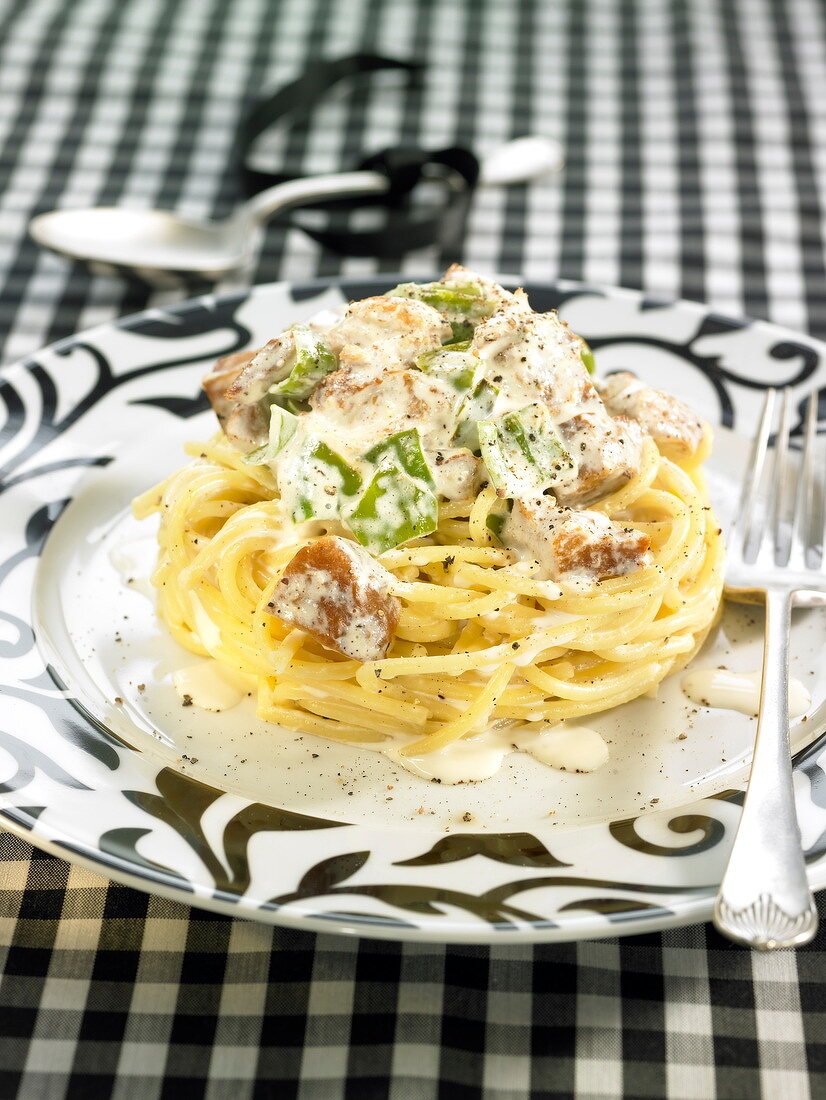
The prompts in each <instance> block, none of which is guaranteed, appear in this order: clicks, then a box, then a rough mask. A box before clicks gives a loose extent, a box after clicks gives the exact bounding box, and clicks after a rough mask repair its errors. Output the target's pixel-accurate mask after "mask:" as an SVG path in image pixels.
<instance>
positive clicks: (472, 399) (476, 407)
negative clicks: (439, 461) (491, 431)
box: [453, 381, 499, 451]
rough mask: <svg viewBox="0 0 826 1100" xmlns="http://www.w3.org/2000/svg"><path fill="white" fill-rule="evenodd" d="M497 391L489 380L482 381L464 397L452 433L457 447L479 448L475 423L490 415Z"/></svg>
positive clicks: (475, 449)
mask: <svg viewBox="0 0 826 1100" xmlns="http://www.w3.org/2000/svg"><path fill="white" fill-rule="evenodd" d="M498 392H499V391H498V390H497V389H496V388H495V387H494V386H491V385H490V383H489V382H485V381H482V382H480V383H479V385H478V386H477V387H476V388H475V389H474V390H473V392H472V393H469V394H468V395H467V397H466V398H465V399H464V401H463V402H462V404H461V405H460V406H459V411H458V413H457V414H456V431H455V432H454V433H453V442H454V443H455V444H456V446H457V447H467V449H468V450H469V451H478V450H479V435H478V433H477V431H476V425H477V424H478V423H479V421H480V420H487V419H488V418H489V417H490V415H491V413H492V412H493V406H494V405H495V403H496V396H497V394H498Z"/></svg>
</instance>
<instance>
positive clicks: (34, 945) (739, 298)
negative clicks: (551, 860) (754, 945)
mask: <svg viewBox="0 0 826 1100" xmlns="http://www.w3.org/2000/svg"><path fill="white" fill-rule="evenodd" d="M355 50H377V51H380V52H384V53H390V54H396V55H398V56H406V57H417V58H420V59H422V60H424V61H425V62H426V63H427V74H426V79H425V81H424V83H423V84H422V86H421V87H420V88H419V89H414V90H412V91H411V90H409V89H406V88H405V84H404V81H403V80H401V79H400V78H399V77H397V76H396V75H394V74H392V73H390V74H381V75H378V76H375V77H373V78H372V79H371V81H370V82H365V83H364V84H362V85H359V86H358V87H356V88H354V89H352V90H350V91H349V92H341V93H339V94H336V95H334V96H331V98H330V100H329V102H328V103H326V104H325V106H324V107H323V108H321V109H319V110H318V111H316V112H315V114H314V115H313V118H312V120H311V124H310V125H308V126H305V127H301V128H295V129H293V130H290V131H287V132H285V133H282V134H278V135H273V136H272V137H271V138H268V140H267V141H266V142H265V143H264V148H263V150H262V155H266V157H267V158H268V160H269V163H271V164H277V165H280V166H281V168H282V169H283V170H284V171H289V172H293V173H295V174H298V173H309V172H316V171H323V170H328V169H335V168H339V167H344V166H351V165H352V164H353V163H355V162H356V161H357V160H358V159H359V158H360V156H362V155H363V154H364V153H365V152H370V151H372V150H375V149H379V148H382V147H383V146H386V145H388V144H395V143H399V142H401V141H409V142H416V143H423V144H427V145H429V146H437V145H439V144H445V145H447V144H454V143H461V144H466V145H470V146H471V147H473V148H474V149H475V150H477V151H479V152H482V153H484V152H485V151H486V150H487V149H490V148H492V147H493V146H494V145H496V144H497V143H498V142H500V141H503V140H505V139H507V138H509V137H511V136H516V135H519V134H523V133H527V132H539V133H544V134H547V135H549V136H552V137H556V138H558V139H559V140H560V141H561V142H562V143H563V144H564V146H565V149H566V157H567V168H566V171H565V173H564V175H563V176H562V177H560V178H558V179H555V180H550V181H547V182H543V183H540V184H537V185H535V186H533V187H531V188H530V189H529V190H525V189H512V190H509V191H507V192H505V191H494V190H487V191H483V192H480V193H479V194H478V197H477V198H476V200H475V204H474V209H473V214H472V217H471V220H470V225H469V233H468V239H467V242H466V248H465V251H464V255H463V256H462V257H459V258H460V259H462V260H463V261H464V262H466V263H468V264H469V265H472V266H475V267H479V268H481V269H483V270H494V271H495V270H499V271H514V272H522V273H524V274H525V276H526V277H528V278H534V279H542V278H553V277H556V276H557V275H564V276H569V277H573V278H584V279H587V280H591V281H595V282H603V283H609V284H623V285H626V286H632V287H643V288H645V289H646V290H648V291H650V292H651V293H652V294H655V295H657V296H658V297H665V296H671V295H681V296H684V297H688V298H694V299H701V300H705V301H708V302H710V303H711V304H712V305H713V306H714V308H716V309H717V310H719V311H721V312H725V313H735V314H737V313H744V312H745V313H749V314H752V315H755V316H764V317H768V318H771V319H772V320H775V321H778V322H780V323H783V324H788V325H790V326H792V327H795V328H799V329H804V330H808V331H810V332H812V333H814V334H816V335H818V336H821V337H823V336H826V252H825V251H824V240H823V235H824V233H825V232H826V227H825V223H824V218H823V214H824V210H826V10H825V9H824V5H823V4H822V3H821V2H819V0H522V2H513V3H503V2H493V0H490V2H488V3H483V2H482V0H392V2H390V0H384V2H382V0H282V2H278V0H197V2H196V0H26V2H25V3H24V2H23V0H2V3H0V356H2V359H3V361H5V362H8V361H10V360H12V359H14V358H16V357H19V356H23V355H26V354H29V353H31V352H33V351H34V350H36V349H37V348H38V347H40V346H41V345H42V344H44V343H46V342H49V341H51V340H54V339H57V338H59V337H62V336H65V335H68V334H70V333H72V332H74V331H77V330H78V329H82V328H85V327H87V326H88V325H90V324H93V323H95V322H96V321H99V320H103V319H105V318H108V317H111V316H113V315H115V314H118V313H125V312H132V311H134V310H137V309H141V308H143V307H145V306H147V305H150V304H161V303H163V302H166V301H171V300H174V299H175V298H177V297H179V296H180V291H177V290H172V289H170V290H168V291H155V292H153V293H151V294H150V292H148V291H147V290H146V289H144V288H142V287H140V286H131V285H128V284H126V283H125V282H122V281H120V280H117V279H112V278H107V277H101V276H94V275H91V274H89V273H88V272H86V271H85V270H84V269H81V268H79V267H71V266H69V265H68V264H66V263H65V262H64V261H62V260H60V259H58V258H56V257H54V256H51V255H49V254H45V253H43V252H41V251H39V250H38V249H37V248H36V247H35V246H34V245H33V244H32V243H31V242H30V241H29V240H28V239H27V236H26V225H27V221H28V219H29V218H30V217H31V216H32V215H33V214H35V213H39V212H42V211H46V210H49V209H52V208H53V207H55V206H57V205H66V206H69V205H78V206H84V205H97V204H115V203H120V202H132V203H141V202H142V203H146V204H147V205H157V206H166V207H175V208H178V209H180V210H182V211H186V212H188V213H190V214H192V215H196V216H198V215H201V216H216V217H218V216H222V215H225V214H226V213H228V212H229V211H230V210H231V209H232V206H233V204H234V203H235V202H236V201H237V198H238V196H237V194H236V191H235V180H234V174H233V172H232V169H231V166H230V163H229V150H230V147H231V143H232V138H233V134H234V130H235V126H236V124H237V121H238V118H239V116H240V112H241V110H242V107H243V106H244V105H245V104H246V103H247V102H248V101H249V99H250V98H251V97H252V96H254V95H255V94H257V93H258V92H259V91H260V90H261V89H262V88H265V87H270V86H274V85H276V84H279V83H282V82H283V81H285V80H287V79H290V78H292V77H294V76H295V75H296V74H297V73H298V72H299V71H300V70H301V69H302V68H303V67H304V66H305V65H306V64H307V63H308V61H309V59H311V58H313V57H317V56H336V55H340V54H343V53H346V52H351V51H355ZM455 258H457V257H442V256H438V255H437V254H436V250H435V249H432V250H426V251H422V252H421V253H420V254H411V255H409V256H407V257H406V258H405V261H404V266H405V268H406V269H407V270H409V271H410V272H411V273H425V272H428V271H432V270H433V269H434V268H436V267H438V266H439V264H440V263H442V262H443V261H444V260H446V259H455ZM376 266H377V265H376V264H375V263H374V262H371V261H366V260H357V261H356V260H351V261H347V262H346V263H343V264H342V263H341V261H340V260H338V259H337V258H336V257H333V256H330V255H325V254H320V253H319V251H318V249H317V248H316V247H315V246H314V245H313V244H311V243H310V242H309V241H308V240H307V239H306V238H305V237H303V236H302V235H301V234H300V233H299V232H297V231H290V232H288V233H286V234H285V233H284V232H283V231H280V230H278V229H277V228H272V229H271V230H270V231H269V233H268V236H267V241H266V247H265V249H264V251H263V253H262V255H261V258H260V262H259V263H258V266H257V269H256V271H255V272H254V277H255V279H256V280H258V281H267V280H271V279H274V278H290V279H303V278H307V277H310V276H316V275H329V274H335V273H337V272H339V271H344V272H345V273H348V274H358V273H361V272H369V271H374V270H375V269H376ZM386 266H387V267H388V268H390V267H393V268H397V267H398V266H399V265H398V264H397V263H389V264H387V265H386ZM821 912H822V913H824V906H823V905H821ZM0 953H1V954H2V958H0V961H1V962H2V984H0V1097H2V1098H6V1097H14V1096H20V1097H24V1098H26V1100H40V1098H41V1097H43V1098H50V1100H51V1098H55V1100H57V1098H63V1097H72V1098H83V1100H86V1098H95V1097H109V1096H116V1097H123V1098H127V1100H133V1098H136V1100H144V1098H146V1100H149V1098H153V1100H154V1098H156V1097H190V1096H206V1097H209V1098H211V1100H220V1098H223V1097H231V1098H232V1100H242V1098H244V1097H273V1098H278V1100H281V1098H282V1097H284V1098H287V1097H300V1098H302V1100H314V1098H319V1100H327V1098H328V1097H329V1098H335V1097H348V1098H358V1100H361V1098H367V1100H371V1098H374V1097H375V1098H379V1097H381V1098H384V1097H388V1098H390V1100H419V1098H429V1097H437V1096H440V1097H446V1098H451V1100H452V1098H454V1097H456V1098H463V1097H477V1096H483V1097H487V1098H491V1100H510V1098H521V1097H554V1096H558V1097H567V1096H575V1097H578V1098H583V1100H592V1098H594V1100H596V1098H607V1100H610V1098H614V1097H621V1096H627V1097H668V1098H672V1100H706V1098H713V1097H720V1098H732V1100H740V1098H747V1097H757V1096H761V1095H762V1096H764V1097H769V1098H772V1097H783V1098H784V1100H798V1098H800V1100H803V1098H808V1097H817V1096H826V1023H824V1021H826V992H824V990H826V935H824V934H823V933H821V935H820V937H819V939H818V941H817V942H816V943H815V944H814V945H813V946H812V947H810V948H807V949H804V950H802V951H800V952H799V953H798V954H793V953H791V952H783V953H779V954H774V955H767V956H758V955H750V954H749V953H748V952H745V951H741V950H739V949H736V948H733V947H731V946H730V945H728V944H727V943H725V942H724V941H723V940H722V939H720V938H719V937H718V936H717V935H716V934H715V933H714V932H713V931H712V930H711V929H709V928H708V927H702V926H701V927H694V928H686V929H679V930H673V931H669V932H667V933H665V934H663V935H661V936H660V935H652V936H647V937H638V938H636V939H629V940H624V941H617V940H607V941H603V942H595V943H583V944H571V945H562V946H549V947H536V948H532V947H527V946H526V947H500V948H496V949H494V950H488V949H486V948H480V947H467V948H449V949H448V948H442V947H439V946H432V945H397V944H393V943H383V942H375V941H367V940H364V941H353V940H346V939H343V938H334V937H325V936H319V937H316V936H312V935H309V934H302V933H295V932H289V931H282V930H279V929H271V928H267V927H264V926H258V925H254V924H251V923H248V922H245V921H242V920H230V919H228V918H225V917H219V916H215V915H212V914H209V913H205V912H201V911H197V910H190V909H188V908H186V907H184V906H182V905H179V904H173V903H171V902H167V901H164V900H160V899H157V898H150V897H148V896H146V895H143V894H141V893H138V892H135V891H132V890H129V889H127V888H124V887H121V886H115V885H112V884H109V883H107V882H106V881H104V880H103V879H102V878H99V877H98V876H97V875H95V874H93V873H91V872H88V871H85V870H83V869H81V868H78V867H70V866H69V865H68V864H65V863H63V862H61V861H60V860H57V859H55V858H52V857H50V856H45V855H43V854H41V853H38V852H33V851H32V849H31V848H29V847H28V846H27V845H26V844H24V843H23V842H22V841H20V840H18V839H16V838H15V837H13V836H11V835H10V834H8V833H2V834H0Z"/></svg>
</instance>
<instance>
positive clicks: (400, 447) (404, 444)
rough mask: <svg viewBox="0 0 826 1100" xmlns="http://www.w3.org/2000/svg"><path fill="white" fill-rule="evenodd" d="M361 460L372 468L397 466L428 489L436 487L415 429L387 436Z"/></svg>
mask: <svg viewBox="0 0 826 1100" xmlns="http://www.w3.org/2000/svg"><path fill="white" fill-rule="evenodd" d="M362 458H363V459H364V461H365V462H369V463H371V465H373V466H390V465H394V466H399V467H401V469H402V470H404V472H405V473H406V474H409V476H410V477H412V478H414V479H415V480H418V481H422V482H424V484H425V485H427V486H428V487H429V488H431V489H434V488H435V487H436V482H435V481H434V480H433V474H432V473H431V472H430V467H429V466H428V464H427V459H426V458H425V456H424V451H423V450H422V441H421V437H420V436H419V431H418V429H417V428H408V430H407V431H404V432H396V433H395V434H394V435H391V436H388V438H387V439H384V440H382V441H381V443H377V444H376V445H375V447H371V448H370V450H369V451H366V452H365V454H364V455H362Z"/></svg>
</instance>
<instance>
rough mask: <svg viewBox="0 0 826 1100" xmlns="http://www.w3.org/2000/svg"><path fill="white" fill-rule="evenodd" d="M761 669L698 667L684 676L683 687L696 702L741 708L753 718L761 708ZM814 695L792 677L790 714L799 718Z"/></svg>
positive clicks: (740, 709)
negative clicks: (739, 670)
mask: <svg viewBox="0 0 826 1100" xmlns="http://www.w3.org/2000/svg"><path fill="white" fill-rule="evenodd" d="M761 679H762V673H761V672H759V671H758V672H730V671H729V670H728V669H725V668H711V669H695V670H694V671H693V672H688V673H686V674H685V676H683V678H682V681H681V684H680V686H681V687H682V689H683V691H684V692H685V694H686V695H687V696H688V697H689V699H691V701H692V702H693V703H699V704H700V706H703V707H719V708H720V709H721V710H738V711H740V713H741V714H748V715H751V716H752V717H754V716H756V715H757V712H758V711H759V709H760V682H761ZM811 703H812V697H811V696H810V695H809V693H808V691H807V690H806V688H805V687H804V686H803V684H802V683H801V682H800V681H799V680H795V679H790V680H789V717H790V718H799V717H800V716H801V715H802V714H805V713H806V711H807V710H808V709H809V707H810V706H811Z"/></svg>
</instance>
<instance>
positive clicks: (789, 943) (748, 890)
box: [714, 591, 818, 950]
mask: <svg viewBox="0 0 826 1100" xmlns="http://www.w3.org/2000/svg"><path fill="white" fill-rule="evenodd" d="M791 609H792V593H791V592H780V591H768V592H766V633H765V641H764V645H763V682H762V686H761V689H760V717H759V718H758V720H757V737H756V740H755V745H754V757H753V759H752V765H751V775H750V778H749V785H748V790H747V792H746V800H745V803H744V805H743V813H742V815H741V818H740V825H739V827H738V829H737V835H736V836H735V838H734V845H733V847H732V850H731V855H730V857H729V863H728V867H727V868H726V873H725V875H724V876H723V881H722V883H721V884H720V890H719V893H718V894H717V900H716V901H715V903H714V924H715V925H716V927H717V928H718V930H719V931H720V932H722V933H723V934H724V935H726V936H728V937H729V938H730V939H733V940H735V941H736V942H737V943H742V944H746V945H747V946H748V947H756V948H758V949H761V950H771V949H772V948H775V947H794V946H796V945H798V944H803V943H808V942H809V940H811V939H812V938H813V936H814V934H815V932H816V931H817V923H818V917H817V909H816V908H815V903H814V899H813V898H812V892H811V890H810V889H809V882H808V879H807V877H806V864H805V861H804V859H803V849H802V844H801V839H800V828H799V826H798V824H797V815H796V812H795V803H794V788H793V786H792V761H791V746H790V743H789V628H790V625H791Z"/></svg>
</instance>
